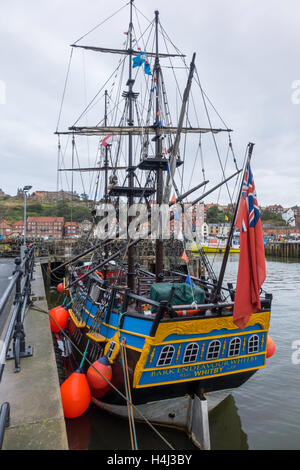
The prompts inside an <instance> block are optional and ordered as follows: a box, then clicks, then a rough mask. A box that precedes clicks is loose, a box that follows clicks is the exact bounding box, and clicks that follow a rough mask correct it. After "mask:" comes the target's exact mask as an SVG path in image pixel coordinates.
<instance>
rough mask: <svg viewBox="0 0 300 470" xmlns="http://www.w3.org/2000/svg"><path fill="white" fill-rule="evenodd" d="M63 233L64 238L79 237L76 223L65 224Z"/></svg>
mask: <svg viewBox="0 0 300 470" xmlns="http://www.w3.org/2000/svg"><path fill="white" fill-rule="evenodd" d="M64 232H65V238H72V237H78V236H79V224H78V222H66V223H65V230H64Z"/></svg>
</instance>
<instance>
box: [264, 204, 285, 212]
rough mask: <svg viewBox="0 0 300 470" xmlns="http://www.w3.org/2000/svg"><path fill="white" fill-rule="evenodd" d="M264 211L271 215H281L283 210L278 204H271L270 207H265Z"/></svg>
mask: <svg viewBox="0 0 300 470" xmlns="http://www.w3.org/2000/svg"><path fill="white" fill-rule="evenodd" d="M266 210H267V211H269V212H272V213H273V214H280V215H281V214H282V213H283V212H284V208H283V207H282V206H281V205H280V204H273V205H272V206H267V207H266Z"/></svg>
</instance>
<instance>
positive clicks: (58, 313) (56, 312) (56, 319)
mask: <svg viewBox="0 0 300 470" xmlns="http://www.w3.org/2000/svg"><path fill="white" fill-rule="evenodd" d="M49 317H50V327H51V331H52V332H53V333H59V332H60V329H62V330H64V329H65V327H66V326H67V323H68V318H69V313H68V310H66V309H65V308H64V307H61V306H60V305H59V306H58V307H54V308H52V309H51V310H50V311H49ZM58 325H59V326H58ZM59 327H60V328H59Z"/></svg>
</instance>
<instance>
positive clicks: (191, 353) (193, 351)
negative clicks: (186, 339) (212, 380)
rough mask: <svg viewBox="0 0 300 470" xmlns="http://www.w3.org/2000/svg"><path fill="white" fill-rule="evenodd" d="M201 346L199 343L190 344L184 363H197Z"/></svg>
mask: <svg viewBox="0 0 300 470" xmlns="http://www.w3.org/2000/svg"><path fill="white" fill-rule="evenodd" d="M198 351H199V346H198V344H197V343H190V344H188V345H187V347H186V348H185V351H184V356H183V362H184V363H187V362H195V361H196V359H197V356H198Z"/></svg>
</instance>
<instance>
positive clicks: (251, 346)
mask: <svg viewBox="0 0 300 470" xmlns="http://www.w3.org/2000/svg"><path fill="white" fill-rule="evenodd" d="M258 350H259V338H258V336H257V335H252V336H250V338H249V340H248V354H251V353H255V352H257V351H258Z"/></svg>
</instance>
